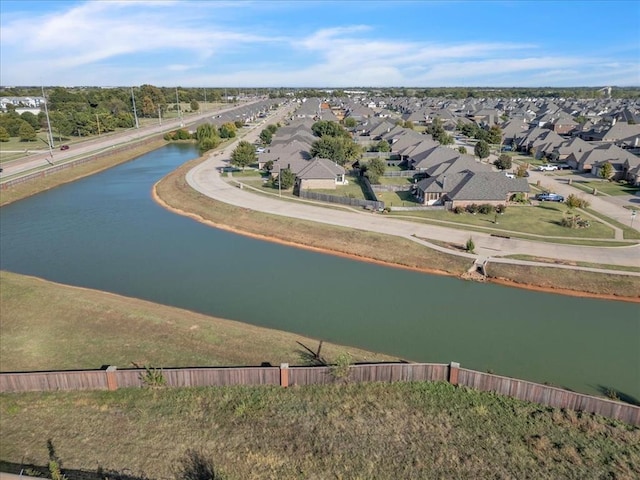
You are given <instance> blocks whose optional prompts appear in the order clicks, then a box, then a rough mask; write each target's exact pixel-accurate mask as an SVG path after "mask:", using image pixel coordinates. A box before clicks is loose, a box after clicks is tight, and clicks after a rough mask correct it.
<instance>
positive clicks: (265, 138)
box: [260, 128, 273, 145]
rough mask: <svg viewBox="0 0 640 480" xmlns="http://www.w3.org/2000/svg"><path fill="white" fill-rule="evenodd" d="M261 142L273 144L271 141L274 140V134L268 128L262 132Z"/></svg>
mask: <svg viewBox="0 0 640 480" xmlns="http://www.w3.org/2000/svg"><path fill="white" fill-rule="evenodd" d="M260 140H262V143H264V144H266V145H270V144H271V141H272V140H273V134H272V133H271V131H270V130H269V129H268V128H265V129H264V130H262V131H261V132H260Z"/></svg>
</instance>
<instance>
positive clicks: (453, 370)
mask: <svg viewBox="0 0 640 480" xmlns="http://www.w3.org/2000/svg"><path fill="white" fill-rule="evenodd" d="M458 372H460V364H459V363H458V362H451V363H449V383H450V384H451V385H458Z"/></svg>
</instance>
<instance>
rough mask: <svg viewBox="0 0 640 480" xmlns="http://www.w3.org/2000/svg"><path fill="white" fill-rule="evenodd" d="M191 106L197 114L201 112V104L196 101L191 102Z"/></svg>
mask: <svg viewBox="0 0 640 480" xmlns="http://www.w3.org/2000/svg"><path fill="white" fill-rule="evenodd" d="M189 106H190V107H191V111H192V112H197V111H198V110H200V104H199V103H198V101H197V100H196V99H193V100H191V104H190V105H189Z"/></svg>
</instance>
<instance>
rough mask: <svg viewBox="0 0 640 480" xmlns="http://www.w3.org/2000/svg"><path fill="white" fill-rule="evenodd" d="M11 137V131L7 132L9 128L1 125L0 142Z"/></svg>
mask: <svg viewBox="0 0 640 480" xmlns="http://www.w3.org/2000/svg"><path fill="white" fill-rule="evenodd" d="M10 138H11V137H9V132H7V129H6V128H4V127H0V142H8V141H9V139H10Z"/></svg>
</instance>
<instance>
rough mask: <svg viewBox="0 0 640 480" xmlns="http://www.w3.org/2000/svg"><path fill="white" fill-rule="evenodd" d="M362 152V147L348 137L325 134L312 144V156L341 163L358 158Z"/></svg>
mask: <svg viewBox="0 0 640 480" xmlns="http://www.w3.org/2000/svg"><path fill="white" fill-rule="evenodd" d="M361 153H362V151H361V148H360V147H359V146H358V145H357V144H356V143H355V142H354V141H353V140H352V139H351V138H348V137H330V136H327V135H325V136H324V137H322V138H321V139H320V140H316V141H315V142H313V144H312V145H311V156H313V157H320V158H328V159H329V160H333V161H334V162H336V163H338V164H340V165H345V164H346V163H347V162H352V161H354V160H356V159H357V158H358V157H359V156H360V155H361Z"/></svg>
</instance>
